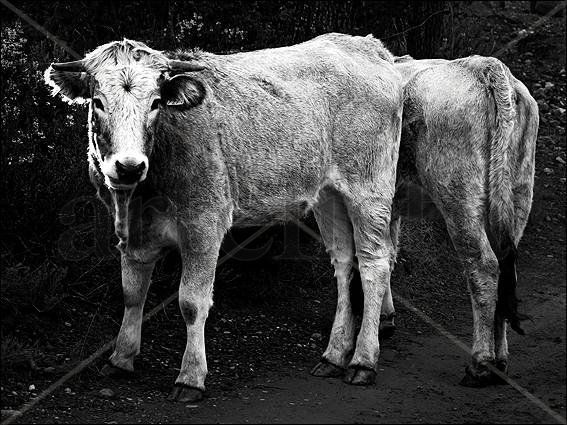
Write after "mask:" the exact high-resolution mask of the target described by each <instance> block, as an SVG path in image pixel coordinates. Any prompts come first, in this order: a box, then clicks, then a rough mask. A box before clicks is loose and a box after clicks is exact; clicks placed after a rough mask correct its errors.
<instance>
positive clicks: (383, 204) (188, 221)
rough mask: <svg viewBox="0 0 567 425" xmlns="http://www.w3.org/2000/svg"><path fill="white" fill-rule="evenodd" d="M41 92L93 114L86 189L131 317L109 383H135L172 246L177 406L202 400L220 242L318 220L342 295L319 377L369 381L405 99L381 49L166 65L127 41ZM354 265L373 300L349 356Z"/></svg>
mask: <svg viewBox="0 0 567 425" xmlns="http://www.w3.org/2000/svg"><path fill="white" fill-rule="evenodd" d="M45 78H46V82H47V83H48V84H49V85H51V86H52V87H53V88H54V94H55V93H59V94H60V95H62V96H63V98H64V99H65V100H67V101H69V102H79V101H82V100H88V103H89V151H88V160H89V170H90V176H91V180H92V182H93V184H94V185H95V186H96V188H97V190H98V193H99V196H100V197H101V199H102V200H103V201H104V202H105V203H106V204H107V205H108V206H109V209H110V211H111V212H112V214H113V216H114V221H115V233H116V235H117V236H118V238H119V240H120V242H119V244H118V248H119V249H120V251H121V258H122V260H121V261H122V285H123V290H124V303H125V310H124V317H123V321H122V326H121V328H120V332H119V334H118V338H117V342H116V347H115V350H114V353H113V354H112V356H111V357H110V364H109V365H108V366H107V367H106V368H105V369H104V372H105V373H108V374H111V373H114V372H115V371H120V370H126V371H132V370H133V368H134V364H133V362H134V356H135V355H136V354H138V353H139V350H140V338H141V324H142V311H143V306H144V301H145V298H146V294H147V291H148V287H149V284H150V278H151V274H152V270H153V269H154V265H155V263H156V261H157V260H158V258H160V256H162V255H163V253H164V252H165V251H166V250H167V249H169V248H171V247H174V248H177V249H178V250H179V251H180V253H181V257H182V262H183V266H182V267H183V269H182V277H181V284H180V287H179V305H180V308H181V312H182V315H183V317H184V319H185V322H186V325H187V346H186V349H185V353H184V355H183V361H182V363H181V370H180V373H179V376H178V377H177V380H176V385H175V387H174V389H173V392H172V394H171V396H170V397H171V398H172V399H176V400H180V401H189V400H197V399H200V398H201V397H202V393H203V391H204V389H205V376H206V374H207V363H206V359H205V340H204V327H205V320H206V318H207V315H208V311H209V308H210V307H211V305H212V302H213V301H212V300H213V281H214V276H215V267H216V263H217V258H218V254H219V247H220V245H221V242H222V240H223V237H224V235H225V233H226V232H227V230H228V229H229V228H230V227H231V226H246V225H262V224H269V223H273V222H278V221H285V220H287V219H289V218H295V217H296V216H297V215H299V214H303V213H304V212H305V210H306V209H308V208H312V209H313V210H314V213H315V216H316V219H317V222H318V224H319V228H320V231H321V234H322V237H323V240H324V243H325V246H326V248H327V251H328V252H329V254H330V256H331V261H332V263H333V265H334V267H335V274H336V277H337V285H338V294H339V301H338V305H337V312H336V317H335V322H334V325H333V329H332V333H331V337H330V341H329V345H328V347H327V349H326V351H325V353H324V354H323V360H322V361H321V363H320V364H319V365H318V366H317V367H316V368H315V371H314V373H315V374H316V375H320V376H332V375H334V374H336V373H337V371H342V370H343V369H345V368H347V367H348V373H347V376H346V380H347V382H349V383H352V384H362V385H364V384H369V383H372V382H373V381H374V379H375V375H376V367H377V361H378V355H379V344H378V327H379V321H378V317H379V313H380V308H381V304H382V299H383V297H384V294H385V292H386V290H387V288H388V286H389V279H390V263H389V260H390V258H391V253H392V243H391V239H390V235H389V230H390V214H391V203H392V199H393V197H394V191H395V178H396V172H395V169H396V161H397V156H398V147H399V138H400V133H401V114H402V92H403V88H402V82H401V77H400V75H399V73H397V72H396V71H395V69H394V65H393V57H392V56H391V54H390V53H389V52H388V51H387V50H386V49H385V48H384V47H383V45H382V43H381V42H380V41H379V40H376V39H374V38H373V37H372V36H368V37H351V36H347V35H341V34H327V35H324V36H320V37H317V38H315V39H313V40H311V41H307V42H305V43H302V44H299V45H296V46H291V47H283V48H277V49H268V50H261V51H255V52H248V53H238V54H232V55H214V54H210V53H206V52H201V51H193V52H190V53H175V54H165V53H163V52H160V51H156V50H152V49H150V48H148V47H147V46H146V45H144V44H142V43H139V42H135V41H130V40H124V41H121V42H112V43H109V44H106V45H103V46H100V47H98V48H97V49H96V50H94V51H93V52H91V53H89V54H88V55H86V57H85V58H84V59H82V60H80V61H76V62H71V63H59V64H52V65H51V66H50V67H49V68H48V69H47V71H46V74H45ZM355 253H356V256H357V257H358V263H359V268H360V274H361V278H362V286H363V291H364V298H365V301H364V317H363V320H362V326H361V329H360V331H359V333H358V337H357V339H356V348H355V347H354V337H355V328H354V321H353V320H352V311H351V305H350V298H349V293H348V284H349V281H350V275H351V266H352V261H353V258H354V255H355ZM353 348H355V349H354V354H353V355H352V358H350V356H349V355H350V354H352V350H353Z"/></svg>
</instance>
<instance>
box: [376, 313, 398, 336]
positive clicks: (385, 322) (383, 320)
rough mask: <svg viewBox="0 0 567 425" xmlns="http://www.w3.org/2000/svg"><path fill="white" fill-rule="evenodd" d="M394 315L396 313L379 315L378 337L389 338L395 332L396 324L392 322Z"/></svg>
mask: <svg viewBox="0 0 567 425" xmlns="http://www.w3.org/2000/svg"><path fill="white" fill-rule="evenodd" d="M395 317H396V313H391V314H388V315H385V314H381V315H380V328H379V333H378V337H379V338H380V339H389V338H392V336H394V333H395V332H396V325H395V323H394V318H395Z"/></svg>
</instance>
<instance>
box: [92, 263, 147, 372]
mask: <svg viewBox="0 0 567 425" xmlns="http://www.w3.org/2000/svg"><path fill="white" fill-rule="evenodd" d="M121 262H122V290H123V293H124V316H123V318H122V326H121V327H120V331H119V332H118V337H117V338H116V345H115V348H114V352H113V353H112V355H111V356H110V359H109V362H108V363H107V364H106V365H105V366H104V367H103V368H102V370H101V374H102V375H104V376H124V375H128V374H129V373H131V372H133V371H134V357H135V356H136V355H137V354H139V353H140V343H141V338H142V318H143V311H144V303H145V301H146V295H147V293H148V288H149V287H150V281H151V276H152V272H153V270H154V266H155V261H149V262H147V263H146V262H140V261H137V260H136V259H133V258H130V257H128V256H127V255H126V254H122V259H121Z"/></svg>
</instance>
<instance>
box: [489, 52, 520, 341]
mask: <svg viewBox="0 0 567 425" xmlns="http://www.w3.org/2000/svg"><path fill="white" fill-rule="evenodd" d="M485 76H486V79H487V82H488V84H489V87H490V90H491V92H492V96H493V100H494V104H495V112H496V117H495V118H496V119H495V124H496V125H495V130H494V132H493V134H492V140H491V141H490V160H489V164H490V165H489V172H488V222H489V227H490V233H491V235H492V236H493V239H494V241H495V246H494V248H495V249H494V250H495V252H496V255H497V256H498V264H499V267H500V275H499V279H498V302H497V304H496V312H497V314H500V315H501V316H503V317H505V318H506V319H507V320H508V322H509V323H510V326H511V327H512V329H514V330H515V331H516V332H518V333H519V334H520V335H524V330H523V329H522V328H521V326H520V321H521V320H525V319H527V318H528V317H527V316H525V315H523V314H520V313H518V298H517V296H516V285H517V275H516V260H517V247H516V244H515V237H514V231H515V230H514V229H515V211H514V198H513V190H512V176H511V171H512V167H511V163H510V160H509V157H508V148H509V145H510V138H511V137H512V132H513V129H514V119H515V108H514V100H513V96H514V90H513V87H512V84H511V81H510V77H511V74H510V71H508V69H507V68H506V67H505V66H504V65H503V64H502V63H501V62H500V61H499V60H497V59H493V58H490V59H489V63H488V66H487V67H486V68H485Z"/></svg>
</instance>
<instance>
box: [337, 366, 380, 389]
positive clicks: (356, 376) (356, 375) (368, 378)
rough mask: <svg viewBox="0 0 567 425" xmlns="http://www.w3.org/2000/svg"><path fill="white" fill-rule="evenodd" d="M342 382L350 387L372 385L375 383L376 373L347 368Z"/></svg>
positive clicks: (364, 369)
mask: <svg viewBox="0 0 567 425" xmlns="http://www.w3.org/2000/svg"><path fill="white" fill-rule="evenodd" d="M343 381H344V382H346V383H347V384H350V385H373V384H374V383H375V382H376V372H374V371H373V370H372V369H366V368H360V367H349V368H348V369H347V372H346V375H345V377H344V379H343Z"/></svg>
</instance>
